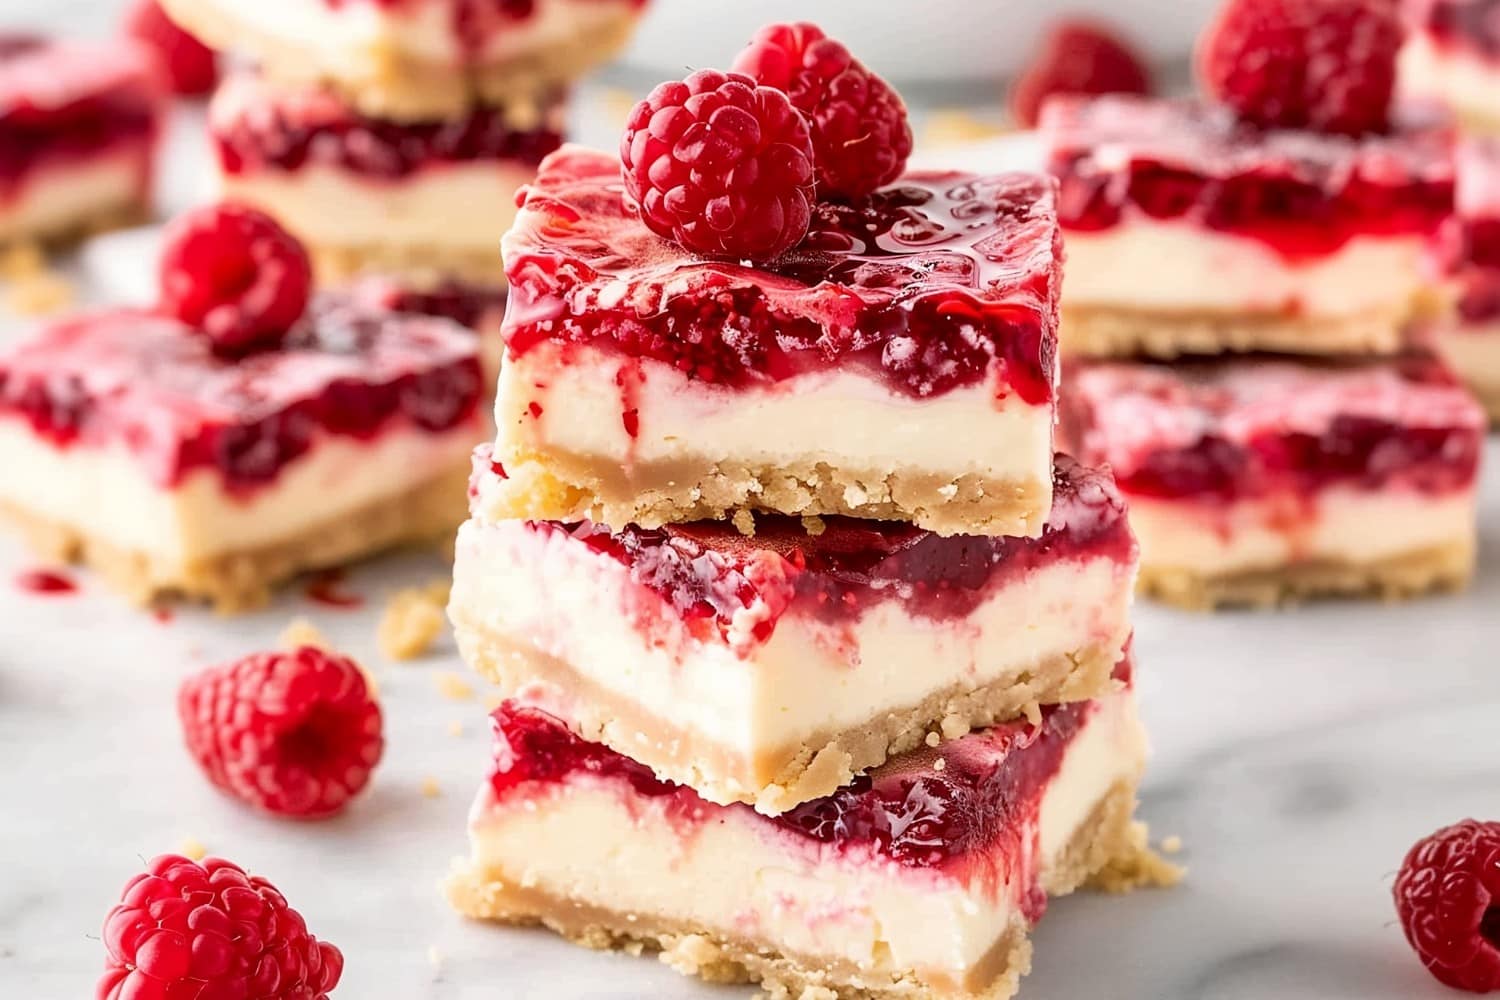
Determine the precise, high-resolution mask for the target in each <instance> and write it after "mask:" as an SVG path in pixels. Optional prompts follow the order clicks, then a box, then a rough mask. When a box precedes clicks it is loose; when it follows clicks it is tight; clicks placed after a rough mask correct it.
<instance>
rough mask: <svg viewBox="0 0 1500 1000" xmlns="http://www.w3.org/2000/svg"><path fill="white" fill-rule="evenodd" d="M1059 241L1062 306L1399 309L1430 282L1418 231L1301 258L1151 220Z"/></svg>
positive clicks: (1277, 311) (1340, 313) (1280, 311)
mask: <svg viewBox="0 0 1500 1000" xmlns="http://www.w3.org/2000/svg"><path fill="white" fill-rule="evenodd" d="M1064 242H1065V246H1066V249H1067V254H1068V275H1067V280H1066V281H1065V282H1064V283H1063V306H1064V308H1068V307H1074V308H1080V307H1082V308H1092V307H1102V308H1110V309H1129V310H1137V311H1153V312H1154V311H1161V312H1182V313H1191V312H1210V313H1255V314H1262V315H1265V314H1269V315H1273V316H1278V315H1279V316H1287V317H1290V318H1299V317H1300V318H1306V317H1312V316H1327V317H1354V316H1360V315H1364V314H1368V313H1373V312H1387V311H1389V312H1393V313H1396V314H1399V315H1402V316H1404V315H1406V314H1407V313H1408V312H1409V311H1410V310H1411V306H1412V303H1413V302H1414V301H1415V300H1417V299H1418V298H1419V297H1420V296H1421V295H1422V293H1423V292H1424V290H1425V288H1426V287H1427V285H1428V281H1427V280H1426V278H1425V277H1424V275H1426V273H1427V272H1428V270H1429V268H1428V266H1427V264H1426V249H1425V248H1426V243H1425V241H1424V240H1423V239H1422V238H1421V237H1418V236H1399V237H1374V236H1360V237H1355V238H1354V239H1351V240H1350V241H1349V242H1348V243H1346V244H1345V245H1344V246H1343V247H1341V248H1339V249H1338V250H1336V251H1334V252H1333V253H1331V254H1328V255H1327V256H1324V257H1320V258H1318V259H1316V260H1307V261H1298V262H1292V261H1288V260H1287V259H1286V258H1285V257H1283V256H1282V255H1280V254H1278V253H1277V252H1276V251H1275V250H1274V249H1272V248H1271V247H1269V246H1267V245H1265V244H1264V243H1261V242H1260V241H1258V240H1255V239H1253V238H1250V237H1245V236H1235V235H1231V234H1227V233H1220V232H1216V231H1214V230H1211V229H1207V228H1205V227H1203V226H1198V225H1192V224H1189V223H1173V222H1158V221H1154V220H1149V219H1131V220H1129V221H1126V222H1122V223H1120V224H1119V225H1117V226H1114V227H1113V228H1111V229H1107V230H1104V231H1102V232H1080V231H1069V232H1068V233H1067V234H1066V236H1065V240H1064Z"/></svg>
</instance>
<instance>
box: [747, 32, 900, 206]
mask: <svg viewBox="0 0 1500 1000" xmlns="http://www.w3.org/2000/svg"><path fill="white" fill-rule="evenodd" d="M732 69H733V70H734V71H735V72H738V73H744V74H745V75H746V76H749V77H753V78H754V79H755V80H756V82H757V83H760V84H761V85H762V86H766V87H775V88H776V89H777V90H781V91H785V92H786V94H787V96H788V97H790V98H791V99H792V104H794V105H795V106H796V107H797V109H798V110H799V111H801V112H802V113H803V114H805V115H806V116H807V120H808V123H809V124H810V125H811V126H812V140H813V159H814V169H815V171H816V173H817V178H818V195H819V196H820V197H829V196H836V197H845V198H860V197H863V196H865V195H867V194H870V193H871V192H872V191H874V190H876V189H877V188H879V187H881V186H882V185H885V184H889V183H890V182H891V181H893V180H895V179H896V178H897V177H899V176H901V172H902V171H903V170H905V169H906V160H907V157H909V156H910V155H911V147H912V137H911V124H910V123H909V122H908V121H907V116H906V105H905V104H904V103H903V102H902V100H901V97H900V95H899V94H897V93H896V92H895V90H893V89H892V88H891V86H890V84H888V83H886V82H885V81H884V80H882V79H881V78H880V77H878V76H876V75H875V74H874V73H872V72H870V71H869V70H868V69H866V68H865V66H864V64H863V63H861V62H860V61H859V60H858V59H855V58H854V57H853V56H852V55H850V54H849V50H848V49H846V48H845V47H844V46H843V45H842V44H840V43H839V42H836V41H834V40H833V39H832V38H829V37H828V36H827V35H825V34H823V31H822V29H821V28H819V27H817V26H816V25H813V24H807V23H805V22H803V23H798V24H771V25H767V26H766V27H764V28H762V29H760V31H759V32H757V33H756V35H755V38H754V39H753V40H751V42H750V45H749V47H748V48H746V49H745V50H744V51H743V52H741V53H740V54H739V56H738V57H737V58H736V59H735V61H734V66H733V67H732Z"/></svg>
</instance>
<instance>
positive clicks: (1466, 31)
mask: <svg viewBox="0 0 1500 1000" xmlns="http://www.w3.org/2000/svg"><path fill="white" fill-rule="evenodd" d="M1413 8H1414V9H1415V10H1416V11H1417V21H1418V23H1419V24H1420V25H1421V26H1422V28H1423V30H1424V31H1426V33H1427V34H1428V35H1430V36H1432V37H1433V38H1434V39H1436V40H1437V41H1439V42H1442V43H1444V44H1447V45H1452V46H1454V47H1457V48H1466V49H1472V50H1474V51H1476V52H1479V53H1481V54H1483V55H1484V56H1485V57H1486V58H1488V59H1500V0H1425V2H1423V3H1416V4H1413Z"/></svg>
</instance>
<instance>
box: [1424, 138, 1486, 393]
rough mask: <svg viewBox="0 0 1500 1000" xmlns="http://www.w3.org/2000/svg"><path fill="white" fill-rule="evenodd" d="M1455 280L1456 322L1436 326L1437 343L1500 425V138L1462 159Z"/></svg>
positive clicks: (1471, 146)
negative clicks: (1456, 287) (1457, 297)
mask: <svg viewBox="0 0 1500 1000" xmlns="http://www.w3.org/2000/svg"><path fill="white" fill-rule="evenodd" d="M1458 201H1459V205H1458V216H1457V218H1456V219H1455V220H1454V223H1453V229H1454V235H1455V236H1456V240H1455V241H1454V242H1455V243H1456V247H1455V248H1454V250H1455V259H1454V279H1455V280H1456V281H1457V283H1458V286H1459V289H1460V295H1459V301H1458V313H1457V317H1456V319H1454V320H1453V321H1451V322H1441V323H1438V324H1436V325H1435V326H1434V328H1433V333H1434V339H1433V343H1434V346H1435V348H1436V350H1437V351H1438V353H1439V354H1441V355H1442V356H1443V359H1444V360H1445V361H1447V362H1448V364H1449V365H1451V366H1452V367H1453V370H1454V371H1455V372H1457V373H1458V374H1459V375H1460V376H1461V377H1462V378H1463V379H1464V381H1466V382H1467V383H1468V384H1469V388H1470V389H1472V390H1473V392H1474V394H1475V395H1476V396H1478V397H1479V401H1480V402H1481V403H1483V404H1484V407H1485V409H1486V410H1487V411H1488V412H1489V414H1490V419H1491V420H1494V421H1500V139H1495V140H1490V141H1487V142H1477V141H1476V142H1471V143H1468V144H1467V145H1466V146H1465V149H1464V153H1463V156H1462V157H1461V159H1460V171H1459V194H1458Z"/></svg>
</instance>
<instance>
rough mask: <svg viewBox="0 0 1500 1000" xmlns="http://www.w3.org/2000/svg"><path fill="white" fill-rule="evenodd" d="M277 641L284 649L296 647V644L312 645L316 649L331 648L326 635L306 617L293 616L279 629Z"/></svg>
mask: <svg viewBox="0 0 1500 1000" xmlns="http://www.w3.org/2000/svg"><path fill="white" fill-rule="evenodd" d="M277 641H278V642H280V643H281V645H282V648H284V649H296V648H297V647H298V646H314V647H316V648H318V649H332V648H333V644H332V643H330V642H329V641H328V637H327V636H325V635H324V634H323V633H322V632H321V631H319V629H318V627H317V626H316V625H314V624H313V623H312V622H310V621H308V620H307V619H306V618H293V619H292V620H291V621H290V622H288V623H287V626H286V628H284V629H282V630H281V638H280V639H279V640H277Z"/></svg>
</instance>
